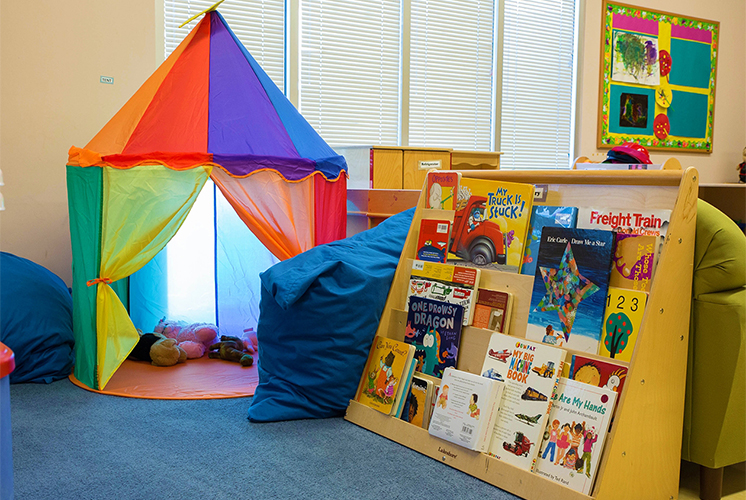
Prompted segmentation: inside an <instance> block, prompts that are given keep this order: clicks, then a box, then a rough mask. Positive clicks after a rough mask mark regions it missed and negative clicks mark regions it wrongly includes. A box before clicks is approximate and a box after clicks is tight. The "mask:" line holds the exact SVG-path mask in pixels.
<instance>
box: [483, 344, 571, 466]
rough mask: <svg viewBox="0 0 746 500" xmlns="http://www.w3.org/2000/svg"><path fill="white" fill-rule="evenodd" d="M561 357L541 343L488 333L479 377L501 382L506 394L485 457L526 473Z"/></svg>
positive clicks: (559, 352) (536, 449) (562, 354)
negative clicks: (487, 342)
mask: <svg viewBox="0 0 746 500" xmlns="http://www.w3.org/2000/svg"><path fill="white" fill-rule="evenodd" d="M566 354H567V353H566V352H565V350H564V349H560V348H557V347H553V346H549V345H546V344H541V343H538V342H532V341H530V340H526V339H522V338H517V337H511V336H509V335H504V334H502V333H493V334H492V336H491V337H490V343H489V346H488V348H487V354H486V355H485V358H484V363H483V364H482V376H483V377H488V378H492V379H495V380H500V381H504V382H505V390H504V391H503V398H502V402H501V403H500V409H499V411H498V413H497V420H496V421H495V427H494V429H493V437H492V444H491V445H490V448H489V453H490V455H493V456H494V457H497V458H499V459H500V460H504V461H506V462H508V463H510V464H512V465H515V466H516V467H520V468H521V469H524V470H531V466H532V464H533V462H534V460H535V458H536V455H537V454H538V452H539V443H540V442H541V439H542V434H543V432H544V426H545V424H546V419H547V415H548V413H549V409H550V406H551V397H552V393H553V391H554V389H555V387H556V386H557V382H558V380H559V378H560V375H561V373H562V364H563V362H564V361H565V356H566Z"/></svg>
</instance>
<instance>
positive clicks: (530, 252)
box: [521, 206, 578, 276]
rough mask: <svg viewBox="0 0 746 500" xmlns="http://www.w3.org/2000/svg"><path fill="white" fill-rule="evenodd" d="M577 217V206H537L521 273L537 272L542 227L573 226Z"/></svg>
mask: <svg viewBox="0 0 746 500" xmlns="http://www.w3.org/2000/svg"><path fill="white" fill-rule="evenodd" d="M577 218H578V209H577V207H550V206H535V207H534V208H533V210H532V212H531V223H530V224H529V230H528V236H527V237H526V250H525V251H524V253H523V262H522V263H521V274H528V275H529V276H534V275H535V274H536V254H537V253H538V251H539V240H540V239H541V230H542V228H543V227H545V226H550V227H567V228H573V227H575V221H576V220H577Z"/></svg>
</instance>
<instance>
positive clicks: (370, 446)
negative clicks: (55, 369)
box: [10, 380, 517, 500]
mask: <svg viewBox="0 0 746 500" xmlns="http://www.w3.org/2000/svg"><path fill="white" fill-rule="evenodd" d="M10 393H11V397H10V401H11V421H12V429H13V460H14V484H15V497H16V500H46V499H50V500H52V499H53V500H65V499H76V500H85V499H115V500H128V499H138V500H143V499H191V498H195V499H196V498H199V499H249V498H251V499H255V498H256V499H272V498H278V499H295V498H298V499H300V498H303V499H347V498H351V499H355V500H365V499H380V498H388V499H399V498H401V499H412V498H427V497H431V498H432V497H433V496H434V497H444V498H445V497H448V498H459V499H471V498H473V499H484V498H491V499H497V500H508V499H511V500H512V499H515V498H517V497H515V496H513V495H511V494H509V493H506V492H503V491H501V490H499V489H497V488H494V487H493V486H491V485H489V484H486V483H483V482H482V481H479V480H478V479H475V478H473V477H471V476H468V475H466V474H464V473H462V472H459V471H457V470H455V469H452V468H450V467H448V466H445V465H443V464H441V463H439V462H437V461H435V460H432V459H430V458H427V457H425V456H423V455H420V454H419V453H416V452H414V451H411V450H409V449H407V448H405V447H403V446H400V445H399V444H397V443H394V442H392V441H389V440H387V439H385V438H382V437H380V436H378V435H376V434H373V433H371V432H368V431H366V430H365V429H362V428H360V427H358V426H356V425H354V424H351V423H349V422H346V421H344V420H343V419H342V418H332V419H324V420H299V421H293V422H280V423H272V424H252V423H250V422H249V421H248V420H247V418H246V415H247V410H248V407H249V404H250V402H251V399H250V398H234V399H212V400H148V399H132V398H124V397H116V396H105V395H100V394H95V393H93V392H90V391H86V390H84V389H81V388H79V387H76V386H74V385H73V384H72V383H71V382H70V381H69V380H61V381H59V382H55V383H53V384H49V385H35V384H20V385H13V386H11V390H10ZM427 492H433V493H432V494H428V493H427Z"/></svg>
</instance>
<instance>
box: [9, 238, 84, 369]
mask: <svg viewBox="0 0 746 500" xmlns="http://www.w3.org/2000/svg"><path fill="white" fill-rule="evenodd" d="M0 275H1V276H2V278H1V279H0V342H2V343H3V344H5V345H6V346H8V347H9V348H10V349H11V350H12V351H13V353H14V354H15V360H16V368H15V370H13V372H12V373H11V374H10V383H11V384H15V383H20V382H44V383H50V382H53V381H55V380H59V379H62V378H65V377H67V376H68V375H70V371H71V369H72V366H73V361H74V356H73V345H74V344H75V339H74V338H73V301H72V296H71V295H70V290H69V289H68V288H67V286H65V283H64V282H63V281H62V280H61V279H60V278H59V277H58V276H57V275H56V274H54V273H52V272H51V271H49V270H48V269H46V268H44V267H42V266H40V265H39V264H35V263H33V262H31V261H30V260H27V259H24V258H21V257H17V256H15V255H13V254H9V253H6V252H0Z"/></svg>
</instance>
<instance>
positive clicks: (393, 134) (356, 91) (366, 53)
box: [299, 0, 401, 146]
mask: <svg viewBox="0 0 746 500" xmlns="http://www.w3.org/2000/svg"><path fill="white" fill-rule="evenodd" d="M400 19H401V8H400V3H399V1H398V0H380V1H376V2H370V1H367V0H301V17H300V20H301V41H300V45H301V46H300V86H299V108H300V112H301V114H302V115H303V116H304V117H305V118H306V120H308V122H309V123H310V124H311V125H312V126H313V127H314V128H315V129H316V131H318V132H319V134H320V135H321V136H322V137H323V138H324V140H326V141H327V142H328V143H329V144H331V145H332V146H345V145H363V144H385V145H395V144H398V141H399V114H400V105H399V87H400V83H399V66H400V43H401V42H400V22H401V21H400Z"/></svg>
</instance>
